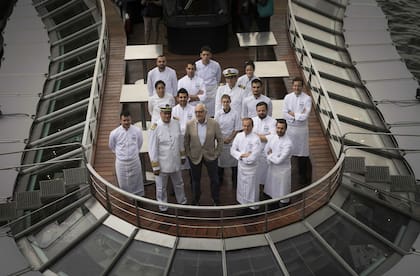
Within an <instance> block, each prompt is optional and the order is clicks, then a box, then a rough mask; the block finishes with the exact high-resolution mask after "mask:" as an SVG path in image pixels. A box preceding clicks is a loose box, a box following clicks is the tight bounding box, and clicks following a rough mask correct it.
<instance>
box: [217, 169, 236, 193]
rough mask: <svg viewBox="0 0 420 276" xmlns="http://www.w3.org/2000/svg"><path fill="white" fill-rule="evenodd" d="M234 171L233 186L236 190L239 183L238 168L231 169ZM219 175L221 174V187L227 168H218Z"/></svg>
mask: <svg viewBox="0 0 420 276" xmlns="http://www.w3.org/2000/svg"><path fill="white" fill-rule="evenodd" d="M231 169H232V186H233V188H234V189H236V186H237V182H238V167H231ZM218 174H219V185H222V183H223V175H224V174H225V168H222V167H218Z"/></svg>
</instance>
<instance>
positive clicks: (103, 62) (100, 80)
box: [82, 0, 108, 162]
mask: <svg viewBox="0 0 420 276" xmlns="http://www.w3.org/2000/svg"><path fill="white" fill-rule="evenodd" d="M97 6H98V7H100V16H101V19H102V22H101V32H100V36H99V45H98V52H97V54H96V62H95V70H94V72H93V80H92V87H91V90H90V97H89V105H88V110H87V114H86V121H85V128H84V131H83V138H82V145H83V146H84V148H85V149H86V151H85V155H86V160H87V162H91V161H92V158H93V156H92V145H93V144H94V142H95V140H96V132H97V119H98V113H99V109H100V102H101V96H102V92H103V90H104V75H105V71H106V68H107V63H108V60H107V51H108V29H107V25H106V15H105V6H104V3H103V1H102V0H97Z"/></svg>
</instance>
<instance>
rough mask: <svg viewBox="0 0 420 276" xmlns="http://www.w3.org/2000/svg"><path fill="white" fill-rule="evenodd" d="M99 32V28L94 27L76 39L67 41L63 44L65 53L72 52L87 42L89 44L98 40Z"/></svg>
mask: <svg viewBox="0 0 420 276" xmlns="http://www.w3.org/2000/svg"><path fill="white" fill-rule="evenodd" d="M98 39H99V34H98V30H97V29H93V30H92V31H89V32H86V33H85V34H83V36H79V37H77V38H76V39H72V40H71V41H68V42H66V43H65V44H64V45H62V48H63V49H64V51H63V52H64V53H67V52H70V51H72V50H74V49H77V48H79V47H81V46H83V45H85V44H88V43H90V42H92V41H95V40H98Z"/></svg>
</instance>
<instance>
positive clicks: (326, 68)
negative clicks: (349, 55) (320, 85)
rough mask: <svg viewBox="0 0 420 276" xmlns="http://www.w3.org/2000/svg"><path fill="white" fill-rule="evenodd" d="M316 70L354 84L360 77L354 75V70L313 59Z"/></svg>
mask: <svg viewBox="0 0 420 276" xmlns="http://www.w3.org/2000/svg"><path fill="white" fill-rule="evenodd" d="M313 61H314V63H315V66H316V69H318V71H319V72H323V73H326V74H328V75H333V76H335V77H337V78H340V79H344V80H348V81H351V82H354V80H358V77H357V76H356V74H355V73H354V71H353V70H351V69H348V68H343V67H340V66H337V65H334V64H331V63H328V62H324V61H321V60H319V59H313Z"/></svg>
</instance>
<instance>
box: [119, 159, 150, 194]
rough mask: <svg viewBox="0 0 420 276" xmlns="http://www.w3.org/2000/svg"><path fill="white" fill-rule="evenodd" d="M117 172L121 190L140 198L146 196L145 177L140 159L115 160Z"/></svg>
mask: <svg viewBox="0 0 420 276" xmlns="http://www.w3.org/2000/svg"><path fill="white" fill-rule="evenodd" d="M115 171H116V174H117V179H118V184H119V186H120V188H121V189H123V190H124V191H127V192H129V193H133V194H136V195H139V196H143V195H144V184H143V175H142V173H141V163H140V158H139V157H137V158H136V159H133V160H127V161H126V160H124V161H122V160H118V159H116V160H115Z"/></svg>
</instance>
